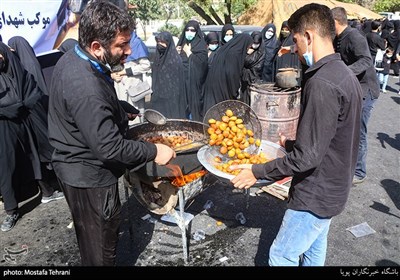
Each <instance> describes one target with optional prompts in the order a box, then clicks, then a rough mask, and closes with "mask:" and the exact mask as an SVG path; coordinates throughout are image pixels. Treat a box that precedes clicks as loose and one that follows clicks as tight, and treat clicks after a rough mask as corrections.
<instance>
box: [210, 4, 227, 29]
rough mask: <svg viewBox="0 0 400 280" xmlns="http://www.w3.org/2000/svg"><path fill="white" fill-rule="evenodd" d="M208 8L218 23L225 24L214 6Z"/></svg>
mask: <svg viewBox="0 0 400 280" xmlns="http://www.w3.org/2000/svg"><path fill="white" fill-rule="evenodd" d="M208 10H209V11H210V14H211V15H212V16H213V17H214V19H215V20H216V21H217V22H218V24H220V25H224V22H223V21H222V19H221V18H220V17H219V16H218V14H217V12H216V11H215V10H214V9H213V7H210V8H209V9H208Z"/></svg>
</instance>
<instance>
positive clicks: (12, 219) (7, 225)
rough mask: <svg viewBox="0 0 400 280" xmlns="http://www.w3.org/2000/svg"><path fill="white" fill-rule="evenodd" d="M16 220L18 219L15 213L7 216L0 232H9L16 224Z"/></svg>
mask: <svg viewBox="0 0 400 280" xmlns="http://www.w3.org/2000/svg"><path fill="white" fill-rule="evenodd" d="M18 218H19V214H18V213H15V214H12V215H7V216H6V218H5V219H4V221H3V223H2V224H1V231H9V230H11V229H12V228H13V227H14V226H15V224H16V223H17V221H18Z"/></svg>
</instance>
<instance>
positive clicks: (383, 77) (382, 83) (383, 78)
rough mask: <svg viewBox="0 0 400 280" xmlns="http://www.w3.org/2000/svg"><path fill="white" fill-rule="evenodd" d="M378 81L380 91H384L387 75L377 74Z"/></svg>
mask: <svg viewBox="0 0 400 280" xmlns="http://www.w3.org/2000/svg"><path fill="white" fill-rule="evenodd" d="M378 79H379V86H380V88H381V90H386V86H387V83H388V80H389V74H383V73H379V74H378Z"/></svg>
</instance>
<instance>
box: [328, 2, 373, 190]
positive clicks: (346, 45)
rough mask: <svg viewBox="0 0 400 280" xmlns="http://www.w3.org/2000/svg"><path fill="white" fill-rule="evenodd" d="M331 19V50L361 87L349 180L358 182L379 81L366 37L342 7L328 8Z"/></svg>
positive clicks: (363, 171) (364, 166) (363, 173)
mask: <svg viewBox="0 0 400 280" xmlns="http://www.w3.org/2000/svg"><path fill="white" fill-rule="evenodd" d="M332 14H333V18H334V19H335V28H336V38H335V40H334V41H333V45H334V47H335V51H336V52H337V53H340V56H341V58H342V60H343V61H344V63H345V64H346V65H347V66H348V67H349V68H350V69H351V70H352V71H353V72H354V74H356V75H357V78H358V80H359V81H360V84H361V88H362V90H363V107H362V113H361V131H360V144H359V149H358V158H357V166H356V171H355V174H354V179H353V184H360V183H362V182H363V181H364V180H365V178H366V176H367V163H366V162H367V151H368V147H367V126H368V120H369V118H370V116H371V112H372V109H373V108H374V106H375V102H376V101H377V99H378V97H379V92H380V90H379V82H378V78H377V75H376V71H375V67H374V63H373V61H372V58H371V53H370V51H369V47H368V43H367V39H366V38H365V36H363V35H362V34H361V33H360V32H359V31H358V30H357V29H354V28H351V27H350V26H348V25H347V14H346V10H345V9H344V8H342V7H335V8H333V9H332Z"/></svg>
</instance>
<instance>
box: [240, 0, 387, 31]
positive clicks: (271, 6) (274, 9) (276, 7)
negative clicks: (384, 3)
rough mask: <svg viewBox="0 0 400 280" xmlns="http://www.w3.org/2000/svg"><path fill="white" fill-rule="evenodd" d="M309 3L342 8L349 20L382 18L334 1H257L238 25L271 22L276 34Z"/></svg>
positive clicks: (357, 7)
mask: <svg viewBox="0 0 400 280" xmlns="http://www.w3.org/2000/svg"><path fill="white" fill-rule="evenodd" d="M310 3H318V4H322V5H326V6H328V7H329V8H334V7H343V8H345V9H346V11H347V17H348V18H349V19H355V18H358V19H361V18H363V17H366V18H368V19H379V18H381V17H382V16H381V15H379V14H377V13H374V12H372V11H371V10H368V9H367V8H364V7H362V6H360V5H357V4H350V3H343V2H339V1H334V0H317V1H307V0H259V1H258V2H257V4H256V5H255V6H254V7H252V8H250V9H249V10H248V11H247V12H246V13H245V14H244V15H242V16H241V17H239V19H238V23H239V24H249V25H258V26H265V25H266V24H268V23H270V22H272V23H274V24H275V26H276V28H277V32H279V31H280V28H281V25H282V22H283V21H285V20H288V19H289V17H290V16H291V14H293V13H294V12H295V11H296V10H297V9H299V8H300V7H302V6H304V5H307V4H310Z"/></svg>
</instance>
